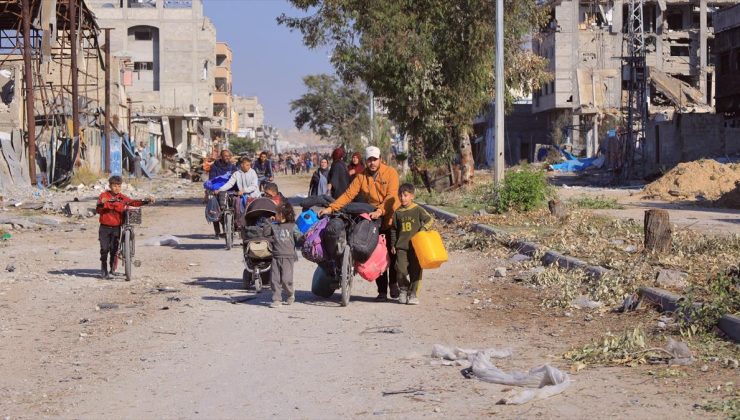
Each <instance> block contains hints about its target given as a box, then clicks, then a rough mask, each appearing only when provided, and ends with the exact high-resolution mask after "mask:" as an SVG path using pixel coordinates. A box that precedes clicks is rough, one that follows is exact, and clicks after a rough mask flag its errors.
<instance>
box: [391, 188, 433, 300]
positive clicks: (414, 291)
mask: <svg viewBox="0 0 740 420" xmlns="http://www.w3.org/2000/svg"><path fill="white" fill-rule="evenodd" d="M415 192H416V191H415V189H414V184H409V183H406V184H402V185H401V186H400V187H399V188H398V197H399V198H400V200H401V207H399V208H398V210H396V212H395V213H394V214H393V227H392V228H391V238H390V244H391V255H395V257H396V258H395V259H396V276H397V281H398V287H399V289H400V290H399V296H398V303H407V304H409V305H418V304H419V297H418V296H419V286H420V285H421V272H422V269H421V265H419V259H418V258H417V257H416V252H414V247H413V246H412V245H411V238H412V237H413V236H414V235H416V233H417V232H419V231H420V230H429V229H431V228H432V223H433V222H434V219H432V216H430V215H429V213H427V211H426V210H424V208H423V207H421V206H419V205H417V204H416V203H415V202H414V198H415Z"/></svg>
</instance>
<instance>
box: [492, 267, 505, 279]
mask: <svg viewBox="0 0 740 420" xmlns="http://www.w3.org/2000/svg"><path fill="white" fill-rule="evenodd" d="M493 277H506V267H496V269H495V270H494V271H493Z"/></svg>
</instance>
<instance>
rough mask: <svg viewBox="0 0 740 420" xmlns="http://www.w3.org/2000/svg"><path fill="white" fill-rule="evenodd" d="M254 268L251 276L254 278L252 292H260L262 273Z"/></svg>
mask: <svg viewBox="0 0 740 420" xmlns="http://www.w3.org/2000/svg"><path fill="white" fill-rule="evenodd" d="M256 271H257V270H256V269H255V272H254V273H253V274H252V278H253V279H254V293H260V292H262V275H261V274H260V273H258V272H256Z"/></svg>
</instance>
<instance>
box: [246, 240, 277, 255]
mask: <svg viewBox="0 0 740 420" xmlns="http://www.w3.org/2000/svg"><path fill="white" fill-rule="evenodd" d="M247 255H248V256H249V257H250V258H254V259H258V260H266V259H268V258H272V251H271V250H270V241H268V240H261V241H260V240H255V241H249V243H248V244H247Z"/></svg>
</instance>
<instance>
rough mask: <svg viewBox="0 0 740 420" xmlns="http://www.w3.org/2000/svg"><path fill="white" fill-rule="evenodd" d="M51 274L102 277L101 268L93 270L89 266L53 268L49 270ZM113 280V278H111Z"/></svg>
mask: <svg viewBox="0 0 740 420" xmlns="http://www.w3.org/2000/svg"><path fill="white" fill-rule="evenodd" d="M48 273H49V274H54V275H58V276H59V275H61V276H75V277H86V278H91V279H100V269H98V270H92V269H89V268H72V269H64V270H52V271H48ZM111 280H113V279H111Z"/></svg>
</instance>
